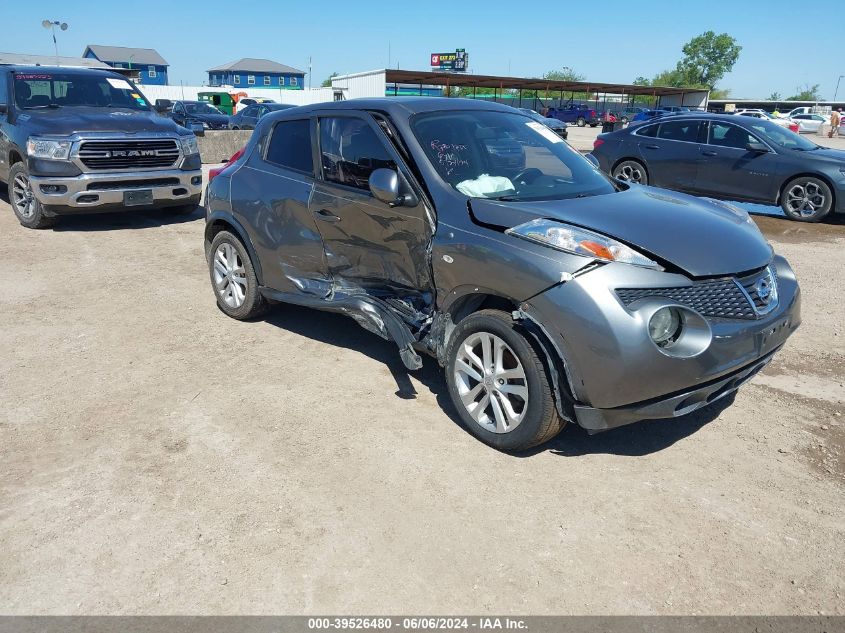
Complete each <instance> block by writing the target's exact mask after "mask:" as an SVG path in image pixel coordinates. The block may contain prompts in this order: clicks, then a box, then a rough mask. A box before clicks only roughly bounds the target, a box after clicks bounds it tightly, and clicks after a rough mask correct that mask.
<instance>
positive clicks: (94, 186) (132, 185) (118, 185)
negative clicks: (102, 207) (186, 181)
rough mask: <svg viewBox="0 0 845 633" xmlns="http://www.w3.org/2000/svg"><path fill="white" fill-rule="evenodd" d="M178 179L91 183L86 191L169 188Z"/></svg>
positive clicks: (177, 181)
mask: <svg viewBox="0 0 845 633" xmlns="http://www.w3.org/2000/svg"><path fill="white" fill-rule="evenodd" d="M178 184H179V179H178V178H151V179H149V180H109V181H106V182H92V183H91V184H89V185H88V186H87V187H86V189H87V190H88V191H109V190H111V189H152V188H153V187H170V186H172V185H178Z"/></svg>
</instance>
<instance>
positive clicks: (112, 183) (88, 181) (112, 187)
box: [30, 169, 202, 213]
mask: <svg viewBox="0 0 845 633" xmlns="http://www.w3.org/2000/svg"><path fill="white" fill-rule="evenodd" d="M30 183H31V185H32V193H33V195H34V196H35V198H36V199H37V200H38V201H39V202H40V203H41V204H43V205H45V206H47V207H48V208H49V210H50V212H52V213H73V212H84V211H86V210H92V211H97V210H101V209H108V208H123V206H124V194H125V193H126V192H132V191H143V190H150V191H151V192H152V202H151V204H149V205H146V206H147V207H151V206H173V205H179V204H190V203H192V202H198V201H199V198H200V197H201V195H202V170H200V169H196V170H187V171H186V170H181V169H168V170H158V171H153V170H147V171H136V172H132V171H129V172H125V171H124V172H106V173H84V174H82V175H80V176H75V177H70V178H62V177H54V176H31V177H30Z"/></svg>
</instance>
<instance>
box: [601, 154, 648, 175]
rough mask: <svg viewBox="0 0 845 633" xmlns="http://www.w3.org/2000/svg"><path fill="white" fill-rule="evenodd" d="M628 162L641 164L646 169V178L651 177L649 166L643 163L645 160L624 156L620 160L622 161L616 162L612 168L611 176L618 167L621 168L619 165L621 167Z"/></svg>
mask: <svg viewBox="0 0 845 633" xmlns="http://www.w3.org/2000/svg"><path fill="white" fill-rule="evenodd" d="M626 160H630V161H633V162H635V163H639V164H640V165H642V166H643V169H645V173H646V176H650V174H649V171H648V165H646V164H645V163H644V162H643V159H642V158H640V157H639V156H623V157H622V158H620V159H618V160H616V161H615V162H614V163H613V164H612V165H611V166H610V173H611V174H613V170H614V169H616V168H617V167H619V165H621V164H622V163H624V162H625V161H626Z"/></svg>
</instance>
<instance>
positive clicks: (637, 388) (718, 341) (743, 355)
mask: <svg viewBox="0 0 845 633" xmlns="http://www.w3.org/2000/svg"><path fill="white" fill-rule="evenodd" d="M772 267H774V268H775V269H776V271H777V284H778V295H779V299H778V304H777V307H776V308H774V309H773V310H772V311H771V312H769V313H768V314H766V315H765V316H762V317H759V318H756V319H732V318H731V319H728V318H711V317H707V318H706V319H705V320H706V321H707V323H708V326H709V329H710V333H711V338H710V340H709V343H708V344H707V346H706V348H705V349H703V351H701V352H700V353H697V354H695V355H693V356H689V357H684V358H681V357H677V356H670V355H668V354H666V353H664V352H663V351H661V350H660V349H658V348H657V346H656V345H654V343H653V342H652V341H651V339H650V338H649V336H648V330H647V322H646V321H644V320H643V318H642V315H641V314H639V313H638V311H637V310H636V309H629V308H626V307H625V306H624V305H623V304H622V302H621V301H620V300H619V298H618V297H617V295H616V289H617V288H631V287H636V288H648V287H655V288H658V287H664V288H665V287H671V286H687V285H689V284H690V280H689V279H687V278H686V277H684V276H682V275H675V274H669V273H665V272H660V271H654V270H648V269H642V268H637V267H634V266H628V265H625V264H607V265H605V266H602V267H601V268H599V269H596V270H593V271H591V272H589V273H586V274H584V275H581V276H578V277H576V278H575V279H573V280H572V281H568V282H566V283H564V284H561V285H558V286H556V287H554V288H552V289H550V290H548V291H546V292H544V293H541V294H540V295H537V296H536V297H533V298H532V299H530V300H528V301H527V302H525V303H523V305H522V311H523V312H524V313H525V314H526V315H527V316H528V317H529V318H531V319H532V320H533V321H535V322H536V323H538V324H539V325H540V326H541V327H542V328H543V329H544V331H545V333H546V335H547V337H548V338H549V339H550V341H551V343H552V344H553V346H554V347H555V348H556V351H557V353H558V354H559V355H560V357H561V359H562V361H563V364H564V368H565V370H566V380H567V381H568V385H566V387H568V391H569V392H571V393H572V395H573V396H574V398H575V400H576V402H575V404H574V409H575V417H576V419H577V421H578V423H579V424H580V425H581V426H583V427H585V428H587V429H589V430H591V431H597V430H603V429H609V428H613V427H615V426H620V425H623V424H628V423H631V422H635V421H637V420H643V419H653V418H667V417H676V416H680V415H685V414H687V413H690V412H691V411H694V410H695V409H697V408H700V407H703V406H705V405H707V404H709V403H710V402H713V401H714V400H716V399H718V398H720V397H722V396H724V395H726V394H727V393H730V392H731V391H733V390H735V389H736V388H738V387H739V386H740V385H741V384H742V383H743V382H745V381H746V380H748V379H749V378H751V376H753V375H754V374H755V373H756V372H757V371H759V369H761V368H762V367H763V366H764V365H765V364H766V363H768V362H769V360H770V359H771V357H772V356H773V354H774V353H775V352H776V351H777V350H778V349H779V348H780V347H781V346H783V344H784V343H785V342H786V340H787V338H789V336H790V335H791V334H792V333H793V332H794V331H795V330H796V329H797V328H798V326H799V325H800V323H801V294H800V290H799V288H798V283H797V281H796V279H795V275H794V273H793V272H792V269H791V268H790V267H789V264H788V263H787V262H786V260H785V259H783V258H782V257H775V258H774V261H773V262H772ZM661 301H663V300H661ZM664 304H665V305H677V303H676V302H673V301H671V300H669V299H666V300H665V302H664Z"/></svg>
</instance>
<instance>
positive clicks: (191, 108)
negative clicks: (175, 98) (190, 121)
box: [185, 103, 223, 114]
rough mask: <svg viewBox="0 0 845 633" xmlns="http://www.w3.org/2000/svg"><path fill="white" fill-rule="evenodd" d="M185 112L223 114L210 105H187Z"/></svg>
mask: <svg viewBox="0 0 845 633" xmlns="http://www.w3.org/2000/svg"><path fill="white" fill-rule="evenodd" d="M185 112H187V113H188V114H223V113H222V112H221V111H220V110H218V109H217V108H215V107H214V106H213V105H209V104H208V103H186V104H185Z"/></svg>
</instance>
